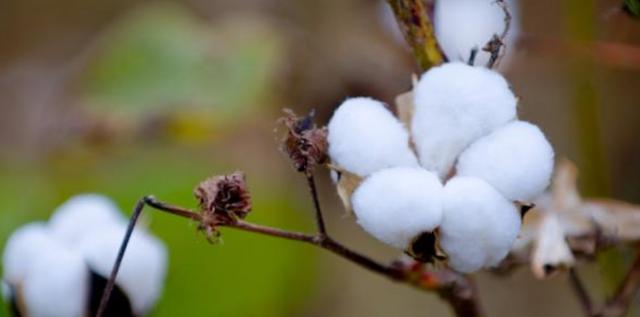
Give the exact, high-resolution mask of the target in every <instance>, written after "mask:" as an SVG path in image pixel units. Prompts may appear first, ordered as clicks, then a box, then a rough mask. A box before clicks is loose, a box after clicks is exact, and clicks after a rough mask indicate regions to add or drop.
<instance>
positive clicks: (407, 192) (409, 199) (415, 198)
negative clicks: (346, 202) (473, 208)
mask: <svg viewBox="0 0 640 317" xmlns="http://www.w3.org/2000/svg"><path fill="white" fill-rule="evenodd" d="M441 200H442V185H441V184H440V181H439V180H438V178H437V177H436V176H435V175H434V174H432V173H430V172H428V171H426V170H424V169H421V168H415V167H394V168H389V169H384V170H381V171H379V172H376V173H373V174H371V176H369V177H368V178H366V179H365V180H364V182H363V183H362V184H361V185H360V186H359V187H358V188H357V189H356V191H355V192H354V194H353V196H352V204H353V210H354V213H355V214H356V217H357V219H358V224H359V225H360V226H361V227H362V228H363V229H364V230H365V231H367V232H368V233H369V234H371V235H372V236H374V237H376V238H377V239H379V240H380V241H382V242H385V243H387V244H389V245H391V246H393V247H396V248H398V249H402V250H404V249H406V248H407V247H408V246H409V244H410V242H411V241H412V240H413V239H414V238H416V237H417V236H419V235H420V234H422V233H425V232H431V231H433V230H434V229H435V228H436V227H437V226H438V225H440V221H441V220H442V201H441Z"/></svg>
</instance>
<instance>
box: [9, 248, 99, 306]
mask: <svg viewBox="0 0 640 317" xmlns="http://www.w3.org/2000/svg"><path fill="white" fill-rule="evenodd" d="M20 289H21V291H22V299H23V300H24V304H25V309H26V311H27V312H26V315H27V316H31V317H82V316H86V307H87V298H88V292H89V270H88V268H87V266H86V265H85V263H84V260H83V259H82V256H81V255H80V254H79V253H78V252H75V251H73V250H70V249H67V248H66V247H64V246H63V245H62V244H59V243H57V242H54V240H51V242H50V243H49V245H48V246H47V248H45V249H42V250H40V251H39V252H38V257H37V259H34V260H33V261H32V262H30V263H29V269H28V272H27V274H26V276H25V278H24V281H23V282H22V284H21V288H20Z"/></svg>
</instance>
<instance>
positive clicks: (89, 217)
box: [49, 194, 125, 245]
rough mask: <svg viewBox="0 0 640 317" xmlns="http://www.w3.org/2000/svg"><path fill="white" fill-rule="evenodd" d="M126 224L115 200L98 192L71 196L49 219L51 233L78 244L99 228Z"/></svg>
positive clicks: (64, 240)
mask: <svg viewBox="0 0 640 317" xmlns="http://www.w3.org/2000/svg"><path fill="white" fill-rule="evenodd" d="M124 224H125V220H124V218H123V217H122V214H120V210H119V209H118V207H117V206H116V205H115V204H114V203H113V201H111V200H110V199H109V198H107V197H105V196H102V195H98V194H83V195H77V196H74V197H72V198H70V199H69V200H67V201H66V202H65V203H63V204H62V205H60V207H58V208H57V209H56V210H55V211H54V213H53V215H52V216H51V218H50V219H49V228H50V230H51V234H52V235H53V236H54V237H55V238H57V239H59V240H61V241H63V242H64V243H67V244H69V245H77V244H78V243H79V242H80V241H81V240H82V239H84V237H85V236H86V235H88V234H91V233H92V232H94V231H95V230H96V229H97V228H102V227H105V226H114V225H115V226H121V225H124Z"/></svg>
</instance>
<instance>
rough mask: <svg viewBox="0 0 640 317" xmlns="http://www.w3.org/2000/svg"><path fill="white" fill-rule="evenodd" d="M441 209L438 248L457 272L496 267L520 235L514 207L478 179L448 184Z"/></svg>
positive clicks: (457, 178) (467, 179)
mask: <svg viewBox="0 0 640 317" xmlns="http://www.w3.org/2000/svg"><path fill="white" fill-rule="evenodd" d="M443 205H444V207H443V219H442V225H441V226H440V246H441V247H442V249H443V250H444V251H445V252H446V253H447V255H448V256H449V266H451V268H453V269H454V270H457V271H459V272H464V273H468V272H474V271H477V270H479V269H481V268H485V267H491V266H495V265H497V264H498V263H499V262H500V261H501V260H502V259H503V258H504V257H505V256H506V255H507V253H508V252H509V250H510V249H511V246H512V245H513V243H514V241H515V239H516V237H517V235H518V232H519V231H520V214H519V213H518V210H517V209H516V207H515V206H514V204H513V203H511V202H509V201H507V200H506V199H505V198H504V197H502V195H500V193H499V192H498V191H497V190H495V189H494V188H493V187H491V185H489V184H487V183H486V182H485V181H483V180H481V179H478V178H471V177H454V178H452V179H451V180H449V182H448V183H447V184H446V185H445V187H444V201H443Z"/></svg>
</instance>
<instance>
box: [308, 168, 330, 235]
mask: <svg viewBox="0 0 640 317" xmlns="http://www.w3.org/2000/svg"><path fill="white" fill-rule="evenodd" d="M305 176H306V178H307V185H308V186H309V193H310V194H311V197H312V198H313V208H314V209H315V210H316V224H317V226H318V233H319V234H320V235H321V236H326V235H327V228H326V226H325V224H324V217H323V216H322V209H321V208H320V200H319V198H318V190H317V188H316V181H315V178H314V177H313V174H311V172H307V173H306V174H305Z"/></svg>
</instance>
